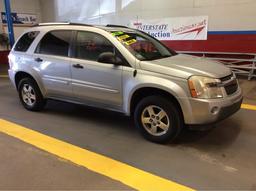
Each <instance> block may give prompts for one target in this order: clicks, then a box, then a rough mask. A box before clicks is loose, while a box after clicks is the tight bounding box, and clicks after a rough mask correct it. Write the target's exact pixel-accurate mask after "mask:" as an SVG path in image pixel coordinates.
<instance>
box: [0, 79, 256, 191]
mask: <svg viewBox="0 0 256 191" xmlns="http://www.w3.org/2000/svg"><path fill="white" fill-rule="evenodd" d="M240 81H241V85H242V87H243V89H244V92H245V100H244V102H245V103H250V104H255V105H256V101H255V92H256V84H255V80H254V81H251V82H248V81H247V80H243V79H242V80H240ZM0 90H1V93H0V104H1V107H0V118H3V119H6V120H9V121H12V122H15V123H18V124H21V125H23V126H25V127H28V128H30V129H33V130H36V131H38V132H41V133H43V134H46V135H49V136H51V137H55V138H58V139H60V140H63V141H65V142H69V143H71V144H74V145H77V146H79V147H82V148H86V149H88V150H91V151H93V152H96V153H99V154H103V155H106V156H108V157H111V158H113V159H117V160H119V161H122V162H124V163H127V164H129V165H132V166H134V167H137V168H140V169H142V170H145V171H148V172H151V173H153V174H156V175H159V176H161V177H164V178H166V179H170V180H173V181H176V182H178V183H181V184H183V185H186V186H189V187H191V188H194V189H200V190H206V189H207V190H208V189H211V190H227V189H228V190H230V189H236V190H256V162H255V161H256V152H255V148H256V128H255V124H256V118H255V116H256V111H252V110H243V109H241V110H240V111H239V112H238V113H236V114H235V115H233V116H232V117H230V118H229V119H227V120H225V121H223V122H221V123H220V124H218V125H216V128H214V129H212V130H211V131H207V132H195V131H188V130H186V131H184V132H183V134H182V136H181V137H180V138H179V140H178V141H177V143H175V144H168V145H158V144H154V143H150V142H148V141H146V140H144V139H143V138H142V137H141V136H140V135H139V133H138V132H137V130H136V129H135V128H134V125H133V123H132V122H131V121H130V119H129V118H128V117H125V116H122V115H120V114H117V113H114V112H108V111H103V110H97V109H93V108H88V107H83V106H78V105H73V104H68V103H62V102H57V101H49V103H48V104H47V107H46V109H45V110H44V111H42V112H39V113H33V112H29V111H26V110H25V109H24V108H23V107H22V106H21V104H20V103H19V100H18V96H17V93H16V91H15V89H14V88H13V87H12V86H11V85H10V82H9V81H8V79H4V78H0ZM0 140H1V141H0V142H2V144H0V150H1V157H0V185H1V186H2V187H0V189H8V188H13V189H15V188H18V187H19V186H21V188H23V187H22V186H24V182H22V181H19V179H17V178H16V177H15V176H12V174H14V173H16V171H15V170H16V169H19V167H17V168H15V166H12V165H13V164H17V166H19V164H20V165H22V161H25V162H26V160H30V159H31V158H32V159H33V157H35V158H36V157H39V158H41V160H42V162H41V163H38V166H40V167H42V166H43V167H44V168H47V169H48V170H47V176H49V174H53V175H52V176H53V177H54V176H55V175H54V174H55V173H56V172H58V171H60V173H59V174H60V176H61V177H58V179H57V178H56V179H55V180H56V182H55V181H51V182H48V183H49V184H43V183H42V184H41V183H40V180H41V179H44V178H45V177H44V173H42V174H41V175H38V176H37V177H35V178H34V179H32V180H31V181H29V182H26V186H27V188H32V189H33V188H36V189H50V188H56V187H54V186H57V185H58V180H59V181H60V180H65V181H66V183H65V184H67V185H68V186H71V187H72V185H79V186H80V187H79V186H78V187H77V189H80V188H84V187H83V186H84V185H85V186H87V184H86V183H87V182H88V180H91V179H92V185H90V186H88V187H85V188H89V189H93V188H95V189H103V188H104V189H105V188H106V189H107V188H109V189H111V188H113V189H129V188H127V187H125V186H124V185H121V184H119V183H117V182H114V181H112V180H109V179H107V178H105V177H101V176H99V175H97V174H95V173H93V172H90V171H87V170H86V169H80V168H79V167H77V166H72V164H70V163H64V162H61V161H58V160H57V159H56V158H55V157H53V156H49V155H47V154H45V153H44V154H41V153H42V152H41V151H35V150H37V149H35V148H32V147H31V146H29V145H24V144H22V143H21V142H19V141H17V140H14V139H12V138H9V137H6V136H3V135H0ZM3 144H4V145H8V147H10V148H6V149H4V148H5V147H4V145H3ZM12 144H14V145H16V146H12ZM9 145H10V146H9ZM12 147H16V149H15V148H14V149H13V148H12ZM26 148H31V150H34V151H33V152H27V155H28V158H26V157H23V156H21V157H17V158H16V157H15V160H16V162H15V163H13V162H14V161H11V160H10V161H9V160H8V158H6V157H3V156H2V155H12V154H10V153H12V152H13V155H14V156H17V155H15V153H16V154H17V153H19V152H18V151H16V150H19V149H21V150H22V149H23V151H21V152H22V153H24V152H26V150H29V149H26ZM14 151H15V153H14ZM21 152H20V153H21ZM8 153H9V154H8ZM127 153H129V155H127ZM18 155H19V154H18ZM36 155H38V156H36ZM18 161H20V162H18ZM32 161H33V160H32ZM53 164H56V166H57V167H56V168H55V169H54V170H52V169H51V168H49V166H51V165H53ZM32 165H33V166H35V167H37V163H35V162H34V163H33V162H32ZM8 166H10V168H8ZM2 169H5V171H3V170H2ZM20 169H22V168H20ZM24 169H28V170H20V171H19V172H17V173H22V176H24V177H26V176H28V177H30V176H31V174H30V173H31V172H30V171H29V168H24ZM33 169H34V168H33ZM38 169H39V167H38ZM67 169H72V170H70V171H68V170H67ZM62 172H70V174H69V173H68V174H67V173H62ZM6 174H7V175H10V176H8V179H9V182H11V183H12V184H13V185H11V184H9V185H8V184H2V182H5V180H6ZM39 174H40V173H39ZM69 177H73V178H74V179H72V178H71V179H69ZM76 177H77V179H75V178H76ZM24 179H25V178H24ZM27 180H28V179H27ZM98 180H99V185H94V183H97V181H98ZM73 181H74V182H73ZM34 182H35V183H34ZM45 182H47V181H45ZM89 182H90V181H89ZM65 184H59V185H61V186H63V187H65ZM3 185H6V187H3ZM33 185H36V187H33ZM45 185H46V187H44V186H45ZM47 185H48V187H47ZM105 185H107V186H106V187H104V186H105ZM8 186H13V187H8ZM15 186H16V187H15ZM30 186H31V187H30ZM97 186H98V187H97ZM101 186H102V187H101ZM63 187H60V189H61V188H63ZM65 188H66V187H65ZM67 188H68V187H67ZM74 188H75V189H76V187H74Z"/></svg>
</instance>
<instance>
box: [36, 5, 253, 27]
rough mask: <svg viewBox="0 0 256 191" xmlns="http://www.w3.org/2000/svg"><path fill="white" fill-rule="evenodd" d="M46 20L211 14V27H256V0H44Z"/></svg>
mask: <svg viewBox="0 0 256 191" xmlns="http://www.w3.org/2000/svg"><path fill="white" fill-rule="evenodd" d="M40 2H41V7H42V20H43V21H45V22H51V21H75V22H83V23H93V24H107V23H111V24H122V25H128V24H129V21H130V20H134V19H136V18H140V19H143V18H146V19H147V18H162V17H179V16H197V15H208V16H209V30H210V31H218V30H256V22H255V18H256V0H154V1H152V0H40Z"/></svg>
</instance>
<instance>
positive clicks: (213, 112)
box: [211, 106, 219, 115]
mask: <svg viewBox="0 0 256 191" xmlns="http://www.w3.org/2000/svg"><path fill="white" fill-rule="evenodd" d="M218 112H219V107H216V106H215V107H213V108H212V110H211V113H212V114H214V115H215V114H217V113H218Z"/></svg>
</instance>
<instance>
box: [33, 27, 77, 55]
mask: <svg viewBox="0 0 256 191" xmlns="http://www.w3.org/2000/svg"><path fill="white" fill-rule="evenodd" d="M71 35H72V31H51V32H49V33H47V34H46V35H45V36H44V37H43V38H42V39H41V41H40V43H39V44H38V46H37V48H36V53H39V54H47V55H55V56H68V52H69V47H70V39H71Z"/></svg>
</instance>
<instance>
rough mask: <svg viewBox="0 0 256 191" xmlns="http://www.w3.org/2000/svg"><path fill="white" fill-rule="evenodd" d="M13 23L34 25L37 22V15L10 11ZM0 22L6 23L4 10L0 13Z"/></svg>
mask: <svg viewBox="0 0 256 191" xmlns="http://www.w3.org/2000/svg"><path fill="white" fill-rule="evenodd" d="M11 16H12V21H13V24H16V25H34V24H36V23H37V17H36V15H34V14H21V13H11ZM1 19H2V23H3V24H6V23H7V18H6V14H5V12H2V13H1Z"/></svg>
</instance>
